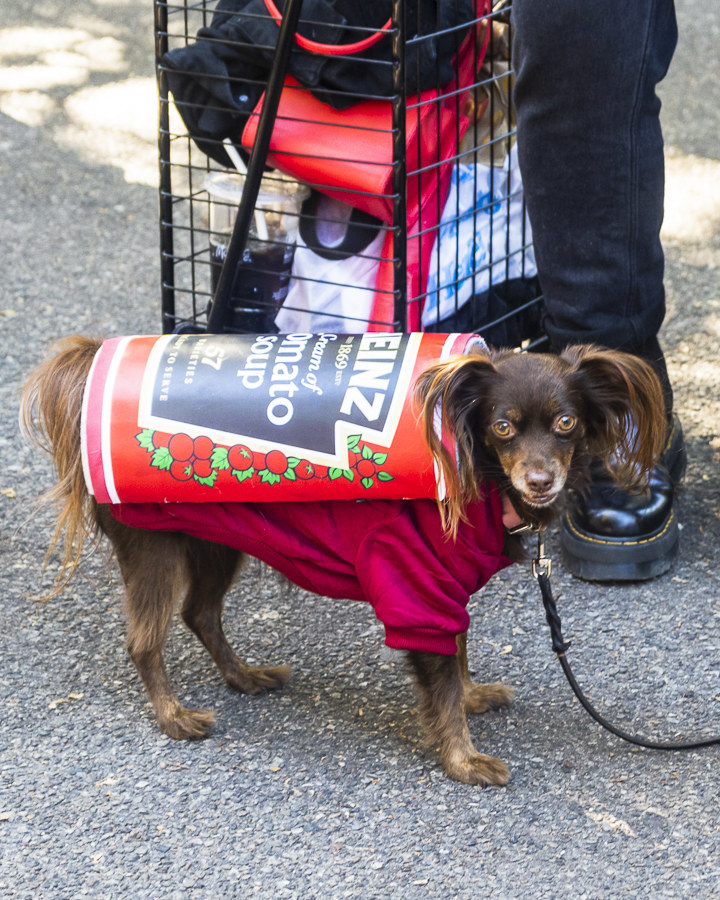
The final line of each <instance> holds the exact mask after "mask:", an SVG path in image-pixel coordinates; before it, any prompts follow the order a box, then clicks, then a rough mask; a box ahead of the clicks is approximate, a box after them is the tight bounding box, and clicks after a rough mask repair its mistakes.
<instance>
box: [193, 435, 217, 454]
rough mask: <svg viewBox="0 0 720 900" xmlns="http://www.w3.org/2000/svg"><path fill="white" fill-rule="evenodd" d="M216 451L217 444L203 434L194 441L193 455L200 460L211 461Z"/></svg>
mask: <svg viewBox="0 0 720 900" xmlns="http://www.w3.org/2000/svg"><path fill="white" fill-rule="evenodd" d="M214 449H215V444H214V443H213V442H212V440H211V439H210V438H209V437H207V435H204V434H201V435H200V437H196V438H195V440H194V441H193V454H194V455H195V456H196V457H197V458H198V459H210V457H211V456H212V452H213V450H214Z"/></svg>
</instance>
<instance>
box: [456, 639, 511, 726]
mask: <svg viewBox="0 0 720 900" xmlns="http://www.w3.org/2000/svg"><path fill="white" fill-rule="evenodd" d="M457 648H458V661H459V662H460V677H461V678H462V683H463V693H464V695H465V712H469V713H486V712H490V711H491V710H493V709H502V707H503V706H509V705H510V704H511V703H512V701H513V698H514V697H515V691H514V690H513V689H512V688H511V687H507V685H504V684H501V683H500V682H499V681H493V682H491V683H490V684H479V683H478V682H475V681H472V680H471V679H470V671H469V669H468V658H467V634H459V635H458V637H457Z"/></svg>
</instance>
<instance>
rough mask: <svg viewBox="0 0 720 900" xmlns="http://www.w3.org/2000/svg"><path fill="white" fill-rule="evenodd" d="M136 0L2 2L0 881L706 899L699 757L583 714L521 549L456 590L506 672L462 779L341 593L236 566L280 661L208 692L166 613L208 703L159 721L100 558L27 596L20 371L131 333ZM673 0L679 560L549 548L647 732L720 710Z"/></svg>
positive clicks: (712, 505)
mask: <svg viewBox="0 0 720 900" xmlns="http://www.w3.org/2000/svg"><path fill="white" fill-rule="evenodd" d="M151 6H152V5H151V4H150V3H149V2H137V0H107V2H102V3H100V2H87V0H68V2H65V3H61V2H58V0H40V2H36V3H32V4H31V3H30V2H28V0H20V2H17V3H13V4H3V6H2V9H1V10H0V177H1V183H2V203H1V205H0V240H1V242H2V244H1V245H2V282H1V285H0V292H1V295H0V327H2V331H3V334H4V338H3V350H2V354H1V356H0V373H1V374H0V403H1V405H2V408H3V409H4V410H5V426H4V428H3V430H2V432H0V461H1V462H0V548H1V549H0V576H1V577H2V602H1V603H0V895H1V896H3V897H13V898H14V897H28V898H30V897H32V898H38V897H40V898H75V897H86V896H89V897H97V898H116V897H117V898H125V897H127V898H210V897H212V898H215V897H239V898H258V900H265V898H267V900H271V898H272V900H281V898H283V900H284V898H293V897H297V898H312V897H323V898H326V897H330V898H341V897H350V898H363V900H364V898H375V897H385V896H391V895H392V896H402V897H404V898H450V897H459V898H478V897H499V898H526V897H527V898H542V897H555V896H558V895H561V894H564V893H566V894H569V895H572V896H573V897H577V898H584V897H588V898H607V897H620V896H652V897H691V896H692V897H693V898H696V900H697V898H710V897H714V896H717V894H718V892H720V817H719V815H718V809H720V788H719V787H718V783H719V779H718V774H719V772H720V753H719V751H718V750H717V749H714V748H711V749H707V750H703V751H693V752H684V753H667V752H651V751H645V750H639V749H637V748H634V747H632V746H631V745H629V744H626V743H624V742H622V741H620V740H618V739H617V738H614V737H612V736H611V735H609V734H607V733H606V732H604V731H602V730H601V729H600V728H599V727H598V726H597V725H596V724H595V723H593V722H592V721H591V720H590V719H589V717H588V716H587V715H586V714H585V712H584V711H583V710H582V709H581V708H580V707H579V705H578V703H577V702H575V701H574V699H573V697H572V695H571V692H570V689H569V688H568V686H567V684H566V682H565V680H564V677H563V675H562V672H561V670H560V668H559V666H558V664H557V661H556V660H555V658H554V655H553V654H552V651H551V648H550V640H549V635H548V633H547V629H546V626H545V623H544V617H543V613H542V608H541V605H540V600H539V597H538V593H537V587H536V585H535V583H534V581H533V580H532V578H531V576H530V574H529V572H528V569H527V567H525V566H516V567H514V568H513V569H512V570H510V571H508V572H506V573H502V574H501V575H500V576H497V577H496V578H495V579H494V580H493V581H492V582H491V584H490V585H489V586H488V587H487V588H486V589H485V590H483V591H482V592H481V593H480V594H478V595H477V596H476V597H474V598H473V600H472V603H471V610H472V616H473V625H472V628H471V639H470V664H471V667H472V668H473V669H474V670H475V671H476V672H477V675H478V677H479V678H481V679H482V680H501V681H504V682H506V683H508V684H512V685H514V686H515V688H516V692H517V696H516V701H515V703H514V705H513V706H512V707H510V708H509V709H508V710H507V711H504V712H500V713H494V714H491V715H489V716H486V717H483V718H479V719H474V720H473V721H472V722H471V730H472V734H473V736H474V739H475V741H476V743H477V744H478V746H479V747H481V748H482V749H483V750H485V751H487V752H490V753H492V754H494V755H497V756H500V757H502V758H503V759H504V760H505V761H506V762H507V763H508V765H509V766H510V768H511V771H512V777H511V781H510V783H509V785H508V786H507V787H506V788H502V789H492V790H479V789H476V788H472V787H467V786H463V785H460V784H456V783H454V782H451V781H448V780H447V779H445V778H444V777H443V775H442V773H441V771H440V768H439V765H438V761H437V759H436V757H435V756H434V754H433V752H432V751H431V750H428V749H427V748H424V747H423V746H422V745H421V741H420V730H419V727H418V723H417V718H416V716H415V715H414V712H413V703H414V699H413V695H412V691H411V688H410V684H409V680H408V678H407V674H406V672H405V669H404V665H403V662H402V660H401V659H400V658H398V656H397V655H396V654H394V653H392V652H390V651H387V650H385V649H384V648H383V644H382V634H381V631H380V628H379V626H378V624H377V623H376V622H375V620H374V617H373V616H372V612H371V611H370V610H369V609H368V608H366V607H364V606H362V605H360V604H353V603H345V604H344V605H340V606H339V605H338V604H337V602H335V601H332V602H331V601H327V600H323V599H319V598H315V597H313V596H311V595H307V594H304V593H303V592H302V591H299V590H295V589H293V588H290V587H287V586H286V585H285V584H284V582H282V581H281V580H280V579H279V578H278V577H276V576H275V575H274V574H273V573H270V572H268V571H267V570H265V569H263V568H262V567H261V566H260V565H259V564H256V565H253V566H251V567H250V569H249V571H248V574H247V576H246V578H245V579H244V580H243V581H242V582H241V583H239V584H238V585H237V586H236V587H235V588H234V589H233V591H232V594H231V596H230V598H229V602H228V610H227V617H226V623H227V630H228V633H229V635H230V638H231V640H232V641H233V643H235V644H236V645H237V646H238V647H241V648H242V651H241V652H242V653H244V654H245V656H246V658H247V659H248V660H249V661H251V662H263V661H272V662H284V663H287V664H289V665H290V666H291V667H292V669H293V672H294V676H293V680H292V681H291V683H290V684H289V685H288V687H287V688H286V689H284V690H283V691H281V692H278V693H276V694H273V695H268V696H260V697H245V696H237V695H235V694H233V693H231V692H229V691H228V690H227V689H226V688H225V687H224V685H223V684H222V682H221V679H220V677H219V675H218V673H217V671H216V670H215V668H214V666H213V665H212V662H211V661H210V659H209V657H208V656H207V654H206V653H205V651H204V650H203V649H202V648H201V647H200V645H199V644H198V643H197V641H196V640H195V639H194V638H193V637H192V636H191V635H189V633H187V631H185V630H184V629H183V628H182V627H181V626H180V625H179V624H178V625H177V627H176V628H175V629H174V630H173V632H172V635H171V638H170V640H169V646H168V653H167V657H168V667H169V671H170V675H171V678H172V680H173V681H174V682H175V683H176V684H177V685H178V687H179V693H180V696H181V698H182V700H183V702H185V703H187V704H188V705H194V706H197V707H211V708H213V709H215V711H216V714H217V726H216V728H215V731H214V733H213V735H212V736H211V737H210V738H208V739H207V740H205V741H202V742H197V743H177V742H174V741H172V740H170V739H168V738H166V737H164V736H163V735H162V734H160V733H159V732H158V730H157V728H156V726H155V723H154V721H153V717H152V715H151V712H150V709H149V704H148V702H147V699H146V696H145V694H144V691H143V689H142V687H141V685H140V683H139V679H138V677H137V675H136V674H135V671H134V669H133V667H132V665H131V663H130V661H129V658H128V657H127V655H126V653H125V650H124V634H125V632H124V617H123V608H122V607H123V599H122V589H121V584H120V583H119V580H118V576H117V572H116V570H115V568H114V567H113V566H108V565H107V561H106V556H105V554H104V553H103V552H101V551H99V552H97V553H95V554H93V555H91V556H89V557H88V558H87V560H86V561H85V563H84V565H83V570H82V574H81V575H80V576H79V577H77V578H76V579H75V580H74V581H73V582H72V584H71V585H70V586H69V587H68V588H67V589H66V590H64V591H63V592H62V593H61V594H60V595H58V596H56V597H54V598H53V599H51V600H48V601H46V602H40V601H38V600H35V599H33V597H34V596H36V595H37V594H38V593H39V592H41V591H42V589H43V587H45V588H47V587H48V585H49V584H50V581H51V577H52V573H51V572H49V573H46V574H43V570H42V559H43V555H44V551H45V547H46V545H47V542H48V539H49V535H50V533H51V528H52V522H51V516H50V514H49V512H48V511H46V510H38V509H37V507H36V506H35V501H36V500H37V498H38V496H39V494H40V493H42V491H44V490H46V489H47V488H49V487H50V485H51V484H52V473H51V469H50V466H49V463H48V461H47V459H46V458H45V457H44V456H43V455H42V454H41V453H40V452H39V451H37V450H36V449H33V448H31V447H29V446H27V445H26V444H25V443H24V442H23V439H22V437H21V436H20V433H19V430H18V426H17V421H16V420H17V406H18V395H19V390H20V387H21V384H22V383H23V380H24V378H25V376H26V374H27V373H28V372H29V370H30V369H31V368H32V367H33V366H34V365H35V364H36V363H37V362H39V361H40V360H41V359H42V358H43V357H44V356H45V355H46V353H47V352H48V349H49V347H50V345H51V344H52V342H53V341H54V340H55V339H56V338H58V337H61V336H63V335H65V334H69V333H73V332H83V333H89V334H99V335H104V336H113V335H120V334H128V333H140V332H158V331H159V329H160V289H159V278H160V276H159V249H158V245H159V238H158V222H157V194H156V190H155V187H154V184H155V180H156V177H157V176H156V169H157V165H156V159H157V153H156V148H155V144H154V140H155V123H154V79H153V28H152V8H151ZM677 7H678V14H679V18H680V29H681V37H680V46H679V48H678V51H677V54H676V57H675V60H674V63H673V67H672V69H671V73H670V75H669V77H668V79H667V80H666V82H665V83H664V85H663V87H662V98H663V102H664V109H663V123H664V130H665V134H666V140H667V156H668V194H667V213H666V226H665V242H666V248H667V289H668V315H667V319H666V322H665V325H664V327H663V331H662V334H661V337H662V341H663V345H664V347H665V349H666V351H667V356H668V363H669V368H670V373H671V376H672V379H673V383H674V386H675V393H676V409H677V411H678V413H679V414H680V417H681V419H682V422H683V425H684V427H685V433H686V437H687V444H688V454H689V464H688V472H687V476H686V480H685V484H684V486H683V488H682V490H681V492H680V495H679V498H678V514H679V518H680V521H681V523H682V551H681V557H680V559H679V560H678V562H677V563H676V565H675V566H674V567H673V569H672V570H671V571H670V572H669V573H668V574H667V575H665V576H663V577H661V578H659V579H656V580H654V581H650V582H646V583H642V584H630V585H604V586H600V585H592V584H587V583H583V582H580V581H578V580H576V579H574V578H572V577H570V576H569V575H568V574H567V573H565V572H564V571H563V568H562V565H561V563H560V561H559V559H555V560H554V562H555V566H554V573H553V577H554V582H555V585H556V590H557V593H558V594H559V595H560V610H561V614H562V616H563V621H564V626H565V633H566V636H567V637H569V638H571V639H572V641H573V645H572V648H571V649H570V651H569V657H570V659H571V662H572V664H573V667H574V668H575V670H576V674H577V677H578V679H579V680H580V682H581V683H582V684H583V686H584V687H585V688H586V689H587V691H588V693H589V694H590V696H591V697H592V698H593V700H594V701H596V702H597V704H598V705H599V706H600V708H601V709H602V710H603V711H604V712H605V713H606V714H607V715H608V716H609V717H611V718H612V719H613V720H614V721H617V722H618V723H619V724H621V725H623V726H624V727H626V728H628V729H630V730H633V729H634V730H637V731H642V732H644V733H647V734H649V735H651V736H653V737H656V738H661V737H668V738H678V737H681V736H688V737H692V736H695V735H708V734H720V591H719V590H718V587H719V578H718V569H719V568H720V542H719V541H718V534H720V465H719V462H720V390H719V387H720V367H719V366H718V361H717V351H718V343H719V338H720V276H719V275H718V271H719V269H720V145H719V143H718V135H719V134H720V77H719V71H718V66H717V47H718V43H719V42H720V7H719V6H718V5H717V4H715V3H708V2H706V0H678V2H677ZM556 548H557V541H556V540H554V539H553V536H552V535H551V537H550V544H549V549H550V551H551V552H553V551H554V550H555V551H556ZM553 555H555V553H554V554H553Z"/></svg>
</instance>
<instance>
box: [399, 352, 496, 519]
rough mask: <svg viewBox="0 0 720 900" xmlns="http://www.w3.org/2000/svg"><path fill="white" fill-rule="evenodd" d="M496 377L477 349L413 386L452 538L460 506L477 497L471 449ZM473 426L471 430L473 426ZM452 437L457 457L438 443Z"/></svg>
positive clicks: (432, 368)
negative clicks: (487, 392) (484, 401)
mask: <svg viewBox="0 0 720 900" xmlns="http://www.w3.org/2000/svg"><path fill="white" fill-rule="evenodd" d="M493 377H497V372H496V369H495V367H494V366H493V364H492V362H491V360H490V357H489V356H488V355H487V354H486V353H484V352H483V351H480V350H475V351H473V352H472V353H470V354H468V355H467V356H456V357H452V358H451V359H448V360H445V361H443V362H439V363H435V364H434V365H432V366H430V367H429V368H428V369H426V370H425V371H424V372H423V373H422V374H421V375H420V377H419V378H418V380H417V382H416V384H415V400H416V403H417V404H418V406H419V408H420V415H421V418H422V425H423V433H424V436H425V441H426V442H427V445H428V447H429V448H430V451H431V452H432V454H433V456H434V457H435V459H436V460H437V462H438V465H439V466H440V469H441V471H442V476H443V478H444V481H445V486H446V492H447V498H446V503H445V504H443V505H441V508H440V511H441V514H442V516H443V522H444V524H445V526H446V527H447V529H448V530H449V531H450V532H451V533H452V534H453V535H455V534H456V533H457V528H458V525H459V523H460V520H461V519H462V517H463V510H464V507H465V505H466V504H467V503H468V502H469V501H471V500H474V499H477V497H478V496H479V492H480V485H479V483H478V482H479V479H478V477H477V473H476V472H475V467H474V464H473V461H474V448H475V440H476V437H479V435H476V434H475V432H476V431H477V423H478V416H479V415H480V400H481V399H482V397H483V394H484V393H485V392H484V390H483V385H484V384H486V383H487V379H489V378H493ZM473 426H474V427H473ZM444 430H447V433H448V434H449V435H450V436H451V437H452V439H453V442H454V444H455V451H456V453H452V452H451V451H450V450H449V449H448V447H446V446H445V444H444V443H443V440H442V432H443V431H444Z"/></svg>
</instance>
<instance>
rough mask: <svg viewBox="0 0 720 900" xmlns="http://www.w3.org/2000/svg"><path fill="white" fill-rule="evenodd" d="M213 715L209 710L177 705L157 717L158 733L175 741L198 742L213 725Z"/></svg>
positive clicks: (206, 734)
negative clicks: (160, 732)
mask: <svg viewBox="0 0 720 900" xmlns="http://www.w3.org/2000/svg"><path fill="white" fill-rule="evenodd" d="M214 723H215V713H214V712H213V711H212V710H210V709H185V707H184V706H180V704H179V703H177V704H175V705H174V706H173V707H172V708H171V709H169V710H167V711H165V712H163V714H162V715H158V725H159V726H160V731H162V732H163V734H166V735H167V736H168V737H171V738H173V739H174V740H176V741H191V740H199V739H200V738H204V737H207V736H208V734H209V733H210V731H211V729H212V727H213V724H214Z"/></svg>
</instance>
